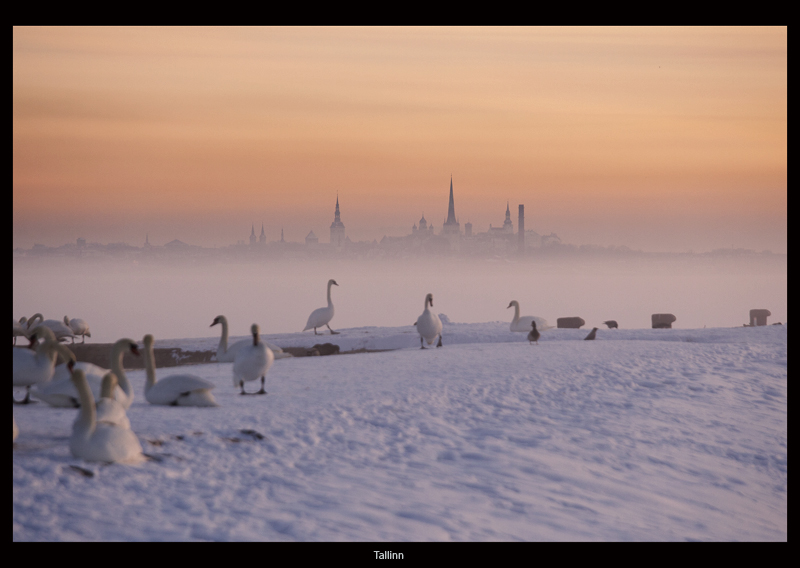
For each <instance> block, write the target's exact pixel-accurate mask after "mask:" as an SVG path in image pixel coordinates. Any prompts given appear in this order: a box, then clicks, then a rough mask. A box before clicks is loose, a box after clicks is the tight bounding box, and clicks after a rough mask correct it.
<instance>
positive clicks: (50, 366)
mask: <svg viewBox="0 0 800 568" xmlns="http://www.w3.org/2000/svg"><path fill="white" fill-rule="evenodd" d="M43 330H46V331H43ZM36 334H37V335H38V336H39V337H43V336H44V337H45V339H44V341H41V342H39V343H38V344H37V345H36V346H35V348H34V349H17V348H14V347H12V348H11V349H12V350H13V351H14V353H13V372H12V379H13V386H15V387H25V388H26V393H25V399H24V400H22V402H21V403H20V404H28V403H29V402H30V401H31V398H30V395H31V392H30V388H31V386H34V385H37V386H38V385H41V384H43V383H46V382H48V381H50V380H51V379H52V377H53V373H54V370H55V365H56V359H57V358H58V355H61V356H62V357H63V358H64V360H65V361H69V362H74V361H75V355H73V354H72V351H70V350H69V349H67V347H66V346H65V345H61V344H60V343H58V342H57V341H56V340H55V339H54V338H53V334H52V332H50V330H48V329H47V328H42V329H39V330H37V331H36ZM12 398H13V397H12ZM14 402H16V401H14Z"/></svg>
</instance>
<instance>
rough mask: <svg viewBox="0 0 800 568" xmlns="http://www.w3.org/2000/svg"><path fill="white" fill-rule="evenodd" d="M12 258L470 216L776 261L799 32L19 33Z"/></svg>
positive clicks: (356, 230)
mask: <svg viewBox="0 0 800 568" xmlns="http://www.w3.org/2000/svg"><path fill="white" fill-rule="evenodd" d="M13 61H14V66H13V97H14V102H13V105H14V108H13V117H14V118H13V124H14V132H13V144H14V154H13V164H14V165H13V168H14V179H13V191H14V234H13V241H14V246H15V247H17V246H21V247H24V248H28V247H30V246H32V245H33V244H34V243H42V244H46V245H49V246H57V245H60V244H63V243H65V242H74V240H75V239H76V238H77V237H85V238H87V240H89V241H97V242H118V241H125V242H128V243H129V244H133V245H141V243H143V242H144V235H145V233H149V235H150V241H151V242H152V243H153V244H163V243H165V242H167V241H170V240H172V239H175V238H179V239H181V240H183V241H186V242H189V243H192V244H200V245H204V246H215V245H216V246H224V245H228V244H232V243H235V242H236V241H237V240H244V239H247V238H248V236H249V233H250V226H251V224H256V226H257V232H260V224H261V223H262V222H263V223H264V224H265V229H266V232H267V236H268V238H269V240H275V239H278V238H279V237H280V230H281V227H283V228H284V230H285V233H286V237H287V239H289V240H295V241H300V240H302V239H303V238H304V237H305V235H306V234H307V233H308V231H309V230H314V232H315V233H316V234H317V235H318V236H319V237H320V241H321V242H327V240H328V236H329V226H330V223H331V221H332V220H333V209H334V204H335V200H336V194H337V192H338V194H339V199H340V203H341V208H342V221H343V222H344V224H345V226H346V228H347V234H348V236H350V238H351V239H353V240H364V239H370V240H371V239H373V238H377V239H380V238H381V237H382V236H383V235H385V234H389V235H403V234H407V233H409V232H410V228H411V225H412V224H413V223H415V222H418V221H419V218H420V216H421V215H422V214H423V213H424V214H425V217H426V219H427V220H428V221H429V222H432V223H433V224H434V226H435V227H436V230H437V232H438V230H439V228H440V227H441V224H442V221H443V220H444V218H445V217H446V214H447V196H448V189H449V183H450V175H451V174H452V175H453V182H454V190H455V197H456V214H457V216H458V217H459V220H460V221H461V223H462V225H463V224H464V223H465V222H466V221H471V222H472V223H473V226H474V229H473V230H474V231H485V230H486V229H487V228H488V226H489V224H490V223H492V224H493V225H495V226H498V225H501V224H502V222H503V218H504V213H505V208H506V201H509V202H510V203H511V208H512V211H513V212H514V215H513V217H514V223H515V225H516V206H517V205H518V204H520V203H523V204H525V211H526V228H528V229H534V230H536V231H538V232H540V233H542V234H549V233H550V232H556V233H557V234H558V235H559V236H560V237H561V238H562V240H563V241H565V242H569V243H574V244H585V243H587V244H598V245H611V244H614V245H627V246H630V247H633V248H642V249H644V250H669V251H685V250H689V249H692V250H694V251H696V252H700V251H705V250H711V249H714V248H720V247H730V246H735V247H743V248H753V249H756V250H762V249H770V250H772V251H773V252H786V239H787V233H786V226H787V219H786V217H787V210H786V193H787V167H786V166H787V30H786V28H431V27H425V28H298V27H292V28H28V27H16V28H14V31H13Z"/></svg>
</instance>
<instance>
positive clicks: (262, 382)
mask: <svg viewBox="0 0 800 568" xmlns="http://www.w3.org/2000/svg"><path fill="white" fill-rule="evenodd" d="M256 394H267V391H265V390H264V377H261V390H260V391H258V392H257V393H256Z"/></svg>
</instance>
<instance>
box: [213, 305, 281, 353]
mask: <svg viewBox="0 0 800 568" xmlns="http://www.w3.org/2000/svg"><path fill="white" fill-rule="evenodd" d="M217 324H220V325H222V337H220V338H219V345H218V346H217V361H219V362H220V363H233V360H234V359H235V358H236V351H238V350H239V349H241V348H242V347H244V346H245V345H250V343H251V341H250V340H249V339H242V340H241V341H237V342H236V343H233V344H231V345H230V347H229V346H228V318H226V317H225V316H217V317H215V318H214V321H213V322H212V323H211V325H210V326H208V327H214V326H215V325H217ZM264 344H265V345H266V346H267V347H269V348H270V350H271V351H272V354H273V355H274V356H275V359H284V358H286V357H291V356H292V354H291V353H285V352H284V351H283V349H281V348H280V347H278V346H277V345H275V344H274V343H270V342H269V341H264Z"/></svg>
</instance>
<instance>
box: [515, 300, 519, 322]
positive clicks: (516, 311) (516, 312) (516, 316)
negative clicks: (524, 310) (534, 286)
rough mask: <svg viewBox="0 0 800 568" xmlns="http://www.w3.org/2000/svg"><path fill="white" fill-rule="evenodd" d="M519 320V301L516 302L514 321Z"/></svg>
mask: <svg viewBox="0 0 800 568" xmlns="http://www.w3.org/2000/svg"><path fill="white" fill-rule="evenodd" d="M518 321H519V303H518V302H514V323H517V322H518Z"/></svg>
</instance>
